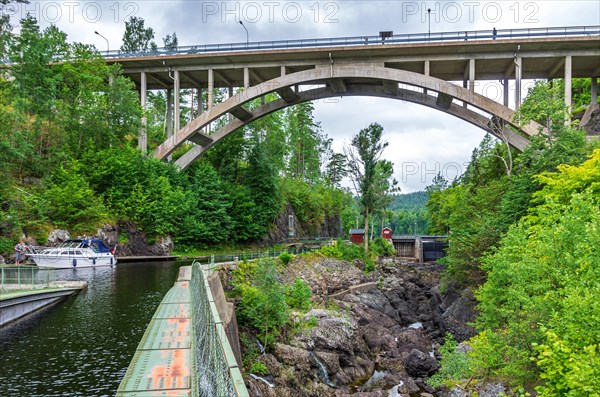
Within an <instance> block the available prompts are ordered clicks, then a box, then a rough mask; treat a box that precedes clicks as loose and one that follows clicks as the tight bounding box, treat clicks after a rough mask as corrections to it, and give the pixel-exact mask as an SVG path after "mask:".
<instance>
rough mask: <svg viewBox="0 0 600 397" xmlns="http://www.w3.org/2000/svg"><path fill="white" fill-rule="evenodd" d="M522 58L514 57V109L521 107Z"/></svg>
mask: <svg viewBox="0 0 600 397" xmlns="http://www.w3.org/2000/svg"><path fill="white" fill-rule="evenodd" d="M522 63H523V58H521V57H518V58H515V110H518V109H519V108H520V107H521V74H522V72H521V65H522Z"/></svg>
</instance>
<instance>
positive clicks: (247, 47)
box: [100, 26, 600, 59]
mask: <svg viewBox="0 0 600 397" xmlns="http://www.w3.org/2000/svg"><path fill="white" fill-rule="evenodd" d="M575 36H600V26H566V27H550V28H529V29H499V30H471V31H464V30H463V31H455V32H439V33H406V34H395V35H391V36H389V37H380V36H350V37H331V38H321V39H297V40H271V41H253V42H243V43H224V44H198V45H187V46H179V47H177V49H175V50H173V49H167V48H164V47H162V48H158V49H157V50H156V51H152V52H150V51H149V52H122V51H120V50H113V51H100V54H101V55H102V56H103V57H104V58H106V59H114V58H116V59H121V58H132V57H155V56H166V55H186V54H212V53H222V52H246V51H267V50H287V49H297V48H319V47H350V46H375V45H384V44H427V43H446V42H460V41H462V42H465V41H466V42H472V41H482V40H513V39H527V38H543V37H575Z"/></svg>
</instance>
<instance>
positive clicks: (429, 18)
mask: <svg viewBox="0 0 600 397" xmlns="http://www.w3.org/2000/svg"><path fill="white" fill-rule="evenodd" d="M429 41H431V8H428V9H427V42H429Z"/></svg>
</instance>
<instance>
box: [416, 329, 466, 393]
mask: <svg viewBox="0 0 600 397" xmlns="http://www.w3.org/2000/svg"><path fill="white" fill-rule="evenodd" d="M457 347H458V342H457V341H456V339H454V336H452V334H451V333H446V336H445V338H444V344H443V345H442V346H441V347H440V354H441V355H442V360H441V367H440V369H439V370H438V372H436V373H435V374H434V375H433V376H432V377H431V378H429V379H428V380H427V384H428V385H429V386H431V387H440V386H445V387H447V388H450V389H451V388H452V387H454V386H456V384H457V382H458V381H460V380H461V379H466V378H469V377H471V375H472V372H471V360H470V358H469V356H468V354H467V352H465V351H457V350H456V348H457Z"/></svg>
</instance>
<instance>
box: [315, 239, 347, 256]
mask: <svg viewBox="0 0 600 397" xmlns="http://www.w3.org/2000/svg"><path fill="white" fill-rule="evenodd" d="M319 253H321V255H324V256H326V257H329V258H336V259H342V258H343V257H344V252H342V250H341V249H340V245H339V243H337V242H336V244H334V245H324V246H322V247H321V248H320V249H319Z"/></svg>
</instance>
